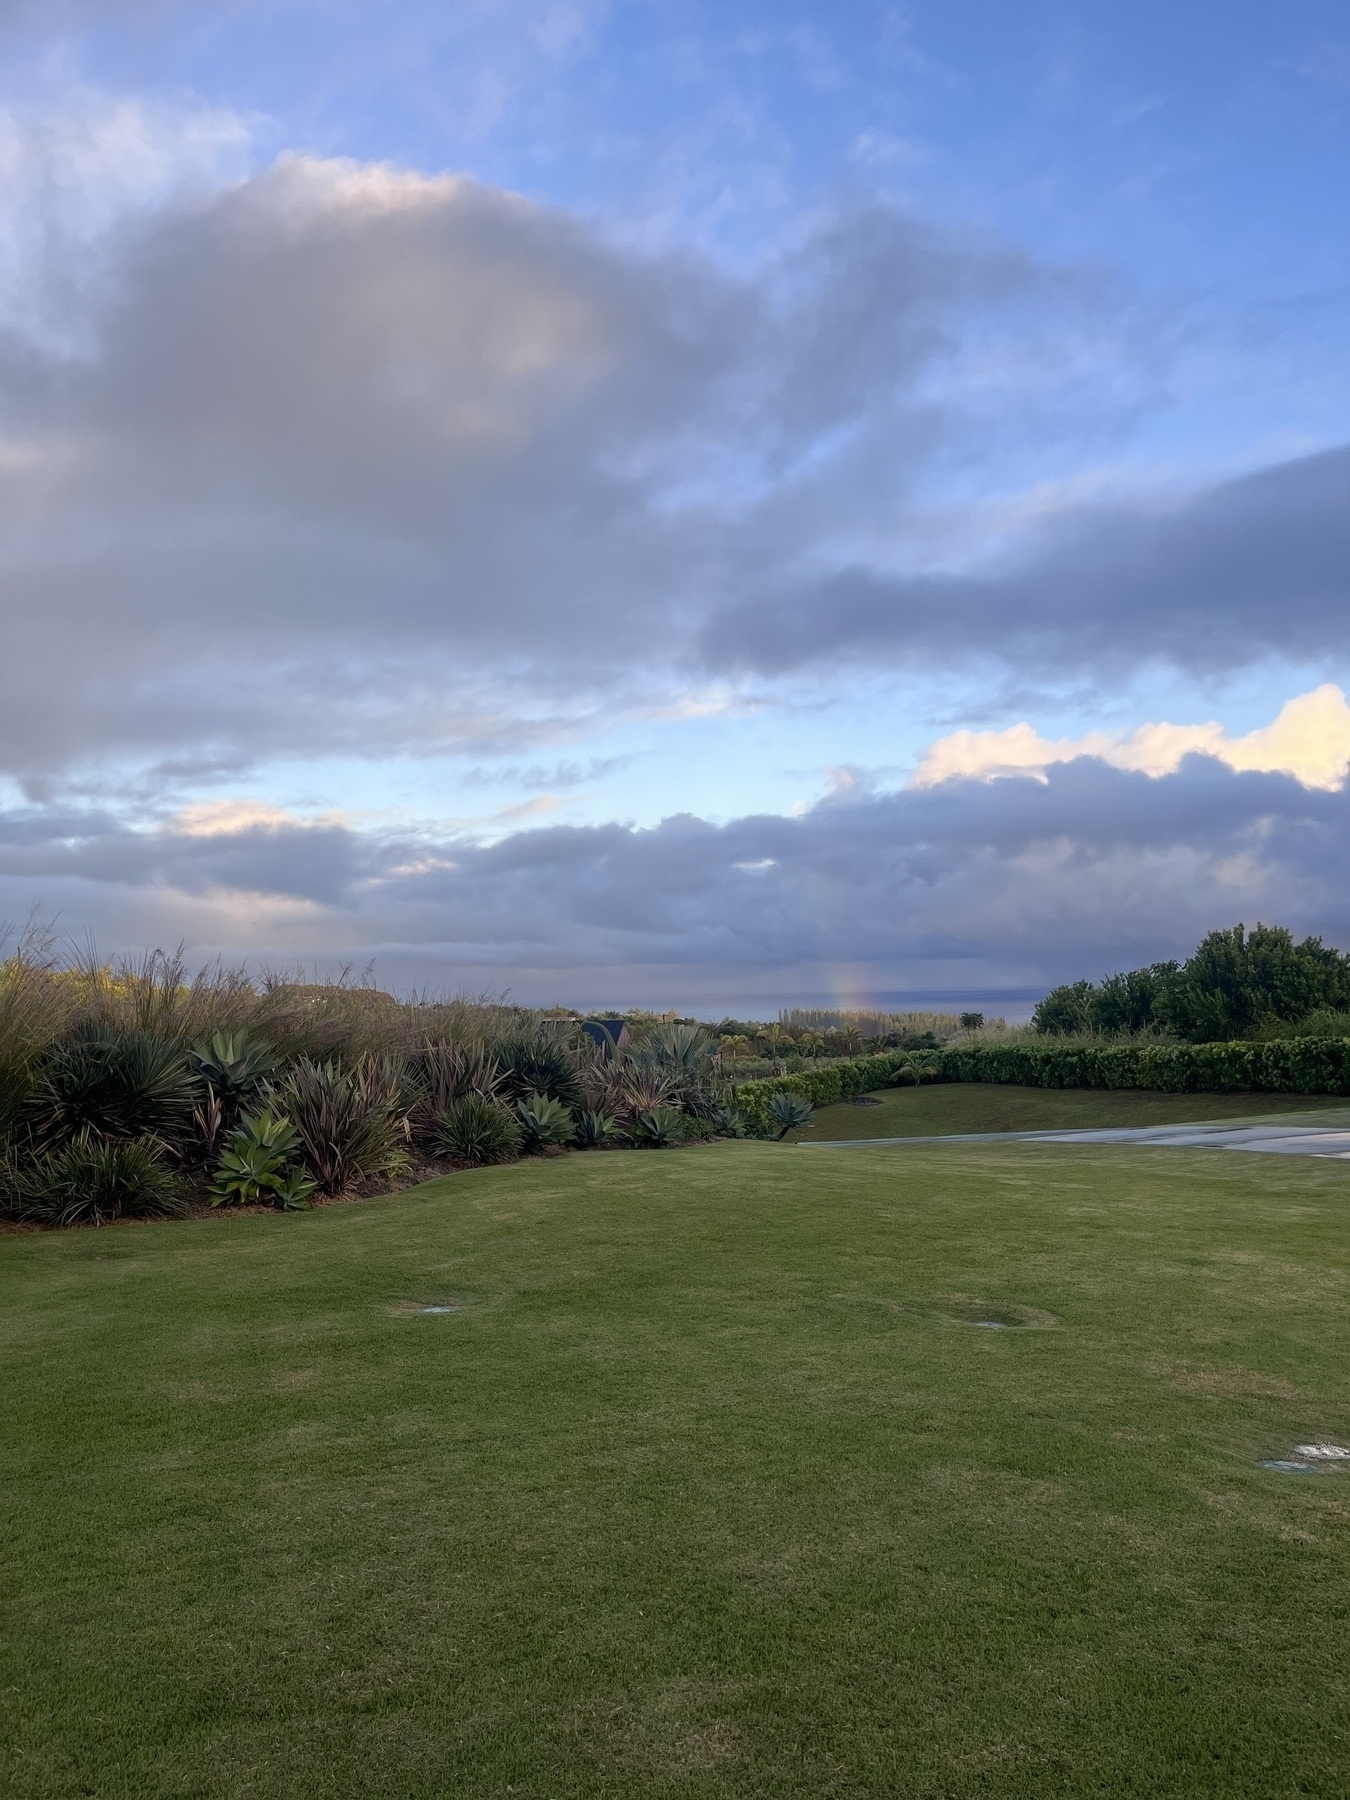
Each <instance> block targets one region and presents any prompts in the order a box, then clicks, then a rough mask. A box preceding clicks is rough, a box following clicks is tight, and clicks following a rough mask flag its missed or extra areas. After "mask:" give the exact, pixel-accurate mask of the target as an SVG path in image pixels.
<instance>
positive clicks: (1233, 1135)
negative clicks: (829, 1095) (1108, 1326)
mask: <svg viewBox="0 0 1350 1800" xmlns="http://www.w3.org/2000/svg"><path fill="white" fill-rule="evenodd" d="M879 1144H1156V1145H1159V1146H1160V1147H1162V1148H1163V1149H1167V1150H1259V1151H1261V1152H1262V1153H1263V1154H1266V1155H1270V1156H1332V1157H1339V1158H1340V1159H1341V1160H1342V1161H1343V1162H1350V1130H1347V1129H1345V1128H1344V1127H1339V1128H1336V1127H1327V1126H1320V1125H1276V1124H1271V1123H1268V1122H1267V1121H1265V1120H1261V1119H1257V1120H1252V1121H1250V1122H1248V1123H1247V1124H1243V1123H1242V1121H1241V1120H1230V1121H1229V1122H1228V1123H1226V1124H1214V1125H1135V1126H1123V1125H1122V1126H1110V1127H1106V1128H1103V1129H1100V1130H1096V1131H971V1132H964V1133H962V1134H961V1135H959V1136H956V1137H899V1138H836V1139H832V1140H831V1139H826V1140H823V1141H822V1142H820V1143H818V1144H812V1143H807V1142H805V1141H803V1142H801V1143H799V1144H798V1146H797V1147H798V1149H800V1150H859V1149H864V1148H868V1147H873V1146H876V1145H879Z"/></svg>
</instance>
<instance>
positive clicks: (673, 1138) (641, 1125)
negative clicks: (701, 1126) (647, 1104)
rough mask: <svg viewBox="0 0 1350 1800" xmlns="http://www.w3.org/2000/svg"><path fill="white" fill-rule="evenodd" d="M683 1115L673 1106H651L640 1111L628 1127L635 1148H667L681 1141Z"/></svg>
mask: <svg viewBox="0 0 1350 1800" xmlns="http://www.w3.org/2000/svg"><path fill="white" fill-rule="evenodd" d="M684 1135H685V1117H684V1114H683V1113H681V1112H676V1110H675V1108H674V1107H673V1106H653V1107H651V1108H650V1109H649V1110H648V1111H647V1112H641V1113H639V1114H638V1115H637V1117H636V1118H635V1119H634V1120H633V1122H632V1123H631V1124H630V1125H629V1127H628V1137H629V1140H630V1142H631V1143H632V1145H633V1147H634V1149H635V1150H668V1149H670V1148H671V1146H672V1145H674V1144H678V1143H681V1142H683V1140H684Z"/></svg>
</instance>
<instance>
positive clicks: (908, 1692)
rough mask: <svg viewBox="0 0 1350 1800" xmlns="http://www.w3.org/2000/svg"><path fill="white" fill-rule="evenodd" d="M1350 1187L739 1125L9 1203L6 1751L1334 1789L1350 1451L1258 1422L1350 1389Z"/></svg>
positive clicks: (276, 1787)
mask: <svg viewBox="0 0 1350 1800" xmlns="http://www.w3.org/2000/svg"><path fill="white" fill-rule="evenodd" d="M929 1098H930V1096H929V1095H928V1094H924V1095H922V1096H916V1099H923V1100H928V1099H929ZM1348 1186H1350V1168H1347V1166H1346V1165H1344V1164H1339V1163H1332V1162H1316V1161H1312V1160H1305V1159H1297V1160H1295V1159H1288V1158H1281V1157H1259V1156H1241V1155H1235V1154H1232V1153H1226V1152H1221V1151H1211V1152H1206V1151H1171V1150H1140V1149H1123V1148H1110V1149H1092V1150H1077V1149H1060V1148H1057V1147H1048V1146H1042V1145H1030V1144H1014V1145H1009V1146H988V1145H974V1146H933V1145H925V1146H914V1147H904V1148H900V1149H890V1150H886V1149H877V1150H872V1149H867V1150H849V1151H838V1152H826V1153H821V1154H816V1153H807V1152H804V1151H801V1150H797V1149H794V1148H793V1147H792V1146H790V1145H781V1146H780V1145H769V1144H758V1143H741V1144H738V1143H729V1144H720V1145H714V1146H709V1147H706V1148H698V1149H690V1150H687V1151H672V1152H665V1153H646V1154H615V1155H608V1154H603V1153H598V1154H592V1155H587V1156H576V1155H574V1156H569V1157H566V1158H557V1159H549V1160H543V1161H534V1162H528V1163H522V1164H517V1165H514V1166H511V1167H506V1168H502V1169H497V1170H488V1171H484V1172H481V1173H478V1174H473V1175H454V1176H451V1177H449V1178H447V1179H444V1180H442V1181H438V1182H435V1183H433V1184H431V1185H430V1186H427V1187H424V1188H420V1189H416V1190H411V1191H408V1192H405V1193H403V1194H400V1195H397V1196H393V1197H391V1198H388V1199H383V1200H373V1201H365V1202H361V1203H354V1204H350V1205H341V1206H334V1207H328V1208H325V1209H323V1210H319V1211H315V1212H313V1213H309V1214H302V1215H290V1216H285V1215H275V1216H261V1215H260V1216H251V1217H244V1218H233V1219H231V1218H215V1219H211V1220H208V1221H194V1222H189V1223H182V1224H171V1225H123V1226H117V1227H112V1228H109V1229H105V1230H103V1231H82V1232H70V1233H65V1234H56V1233H49V1234H30V1235H11V1236H8V1237H5V1238H4V1239H0V1282H2V1284H3V1308H2V1310H0V1319H2V1320H3V1323H2V1325H0V1329H2V1330H3V1333H4V1358H5V1369H6V1377H5V1381H4V1384H3V1399H2V1404H3V1407H4V1413H5V1418H4V1440H3V1441H4V1445H5V1447H6V1462H7V1467H6V1471H5V1472H6V1476H7V1482H6V1492H7V1501H6V1510H7V1514H8V1522H7V1530H6V1548H5V1561H6V1574H5V1583H4V1614H5V1617H4V1629H3V1649H4V1658H5V1666H4V1669H3V1671H2V1672H0V1684H3V1687H4V1689H5V1700H6V1715H7V1725H6V1732H5V1737H6V1740H7V1744H8V1750H7V1752H6V1761H5V1763H4V1769H5V1774H4V1776H3V1777H0V1780H3V1783H4V1784H5V1785H4V1789H3V1791H4V1792H6V1793H10V1794H14V1795H16V1796H22V1800H43V1797H46V1796H62V1797H65V1796H77V1795H78V1796H100V1797H101V1796H135V1797H136V1800H143V1797H147V1796H148V1797H151V1800H155V1797H164V1800H168V1797H170V1796H171V1797H172V1800H197V1797H202V1800H206V1797H210V1800H220V1797H230V1800H233V1797H236V1796H237V1797H239V1800H244V1797H247V1800H273V1797H275V1800H283V1797H284V1800H297V1797H299V1796H304V1797H306V1800H308V1797H311V1796H312V1797H316V1800H317V1797H325V1796H343V1797H346V1796H388V1797H390V1800H395V1797H397V1800H405V1797H409V1796H418V1797H420V1796H428V1797H430V1796H435V1797H437V1800H442V1797H445V1796H451V1795H453V1796H457V1797H458V1796H475V1797H476V1796H504V1795H508V1794H515V1795H522V1796H532V1797H535V1800H562V1797H565V1796H573V1795H576V1796H582V1795H584V1796H611V1795H644V1796H646V1795H657V1796H663V1795H669V1796H704V1795H706V1796H722V1795H727V1796H731V1795H735V1796H746V1797H749V1796H755V1797H759V1796H780V1795H783V1796H786V1795H791V1796H802V1797H807V1796H810V1797H816V1796H840V1797H843V1796H901V1797H903V1800H939V1797H940V1800H957V1797H964V1796H1000V1797H1006V1796H1036V1797H1037V1800H1040V1797H1042V1796H1048V1795H1054V1796H1066V1797H1068V1796H1072V1797H1074V1800H1079V1797H1082V1796H1107V1795H1110V1796H1138V1797H1143V1796H1149V1797H1152V1796H1170V1795H1176V1796H1181V1795H1186V1796H1196V1795H1224V1796H1233V1795H1247V1796H1252V1797H1253V1800H1257V1797H1259V1800H1272V1797H1280V1796H1285V1795H1288V1796H1294V1795H1305V1796H1306V1795H1323V1796H1328V1797H1330V1796H1340V1795H1343V1794H1344V1793H1345V1791H1346V1787H1347V1774H1346V1754H1347V1726H1348V1725H1350V1718H1348V1717H1347V1712H1348V1710H1350V1709H1348V1707H1347V1696H1348V1695H1350V1684H1348V1683H1347V1676H1348V1675H1350V1637H1348V1636H1347V1632H1346V1622H1347V1620H1346V1615H1347V1600H1348V1598H1350V1586H1348V1585H1347V1582H1346V1577H1345V1567H1346V1563H1345V1558H1346V1549H1347V1533H1346V1524H1347V1518H1350V1473H1343V1472H1340V1471H1334V1472H1333V1471H1329V1472H1327V1473H1323V1474H1318V1475H1314V1476H1305V1477H1298V1476H1282V1475H1279V1474H1276V1473H1273V1472H1271V1471H1268V1470H1266V1469H1263V1468H1261V1467H1260V1466H1259V1459H1260V1458H1263V1457H1278V1456H1280V1455H1281V1454H1287V1453H1288V1451H1289V1449H1290V1447H1291V1446H1292V1445H1293V1444H1295V1443H1298V1442H1301V1441H1304V1440H1306V1439H1309V1438H1314V1437H1315V1438H1332V1439H1335V1438H1338V1437H1339V1438H1340V1439H1341V1440H1342V1441H1345V1439H1346V1438H1347V1436H1348V1435H1350V1359H1347V1357H1346V1354H1345V1346H1346V1338H1345V1317H1346V1312H1345V1309H1346V1301H1347V1297H1348V1296H1350V1269H1348V1266H1347V1265H1348V1258H1347V1251H1350V1208H1348V1207H1347V1187H1348ZM429 1303H442V1304H453V1305H454V1306H455V1308H456V1310H455V1311H453V1312H450V1313H443V1314H435V1315H424V1314H421V1313H419V1312H417V1311H415V1310H414V1308H415V1307H416V1306H418V1305H424V1304H429ZM990 1315H994V1316H995V1317H997V1316H999V1315H1001V1316H1002V1317H1003V1319H1004V1320H1005V1321H1015V1320H1020V1321H1022V1323H1021V1324H1020V1325H1017V1326H1015V1328H1013V1329H1008V1330H1002V1331H993V1330H988V1329H984V1328H981V1327H980V1326H978V1325H977V1324H976V1323H975V1320H976V1319H978V1318H981V1317H988V1316H990Z"/></svg>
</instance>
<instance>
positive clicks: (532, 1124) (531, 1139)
mask: <svg viewBox="0 0 1350 1800" xmlns="http://www.w3.org/2000/svg"><path fill="white" fill-rule="evenodd" d="M516 1118H517V1120H518V1122H519V1124H520V1138H521V1146H522V1148H523V1149H524V1150H526V1151H527V1152H528V1153H529V1154H531V1155H535V1156H537V1155H538V1154H539V1153H540V1152H541V1151H543V1150H547V1149H548V1148H549V1146H550V1145H552V1144H565V1143H567V1142H568V1140H569V1139H570V1138H571V1136H572V1131H573V1125H572V1115H571V1113H570V1112H569V1111H568V1110H567V1108H566V1107H565V1106H564V1105H563V1103H562V1102H561V1100H553V1099H550V1098H549V1096H548V1095H547V1094H527V1095H526V1096H525V1098H524V1099H523V1100H518V1101H517V1102H516Z"/></svg>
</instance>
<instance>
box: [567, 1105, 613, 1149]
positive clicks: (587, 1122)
mask: <svg viewBox="0 0 1350 1800" xmlns="http://www.w3.org/2000/svg"><path fill="white" fill-rule="evenodd" d="M613 1134H614V1121H613V1119H611V1118H610V1117H609V1115H608V1113H602V1112H592V1111H590V1110H589V1109H588V1110H586V1111H584V1112H580V1113H578V1114H577V1122H576V1128H575V1130H574V1131H573V1133H572V1142H573V1143H574V1144H575V1145H576V1147H577V1149H578V1150H597V1149H598V1148H599V1147H600V1145H601V1144H604V1143H607V1142H608V1141H609V1139H610V1138H611V1137H612V1136H613Z"/></svg>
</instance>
